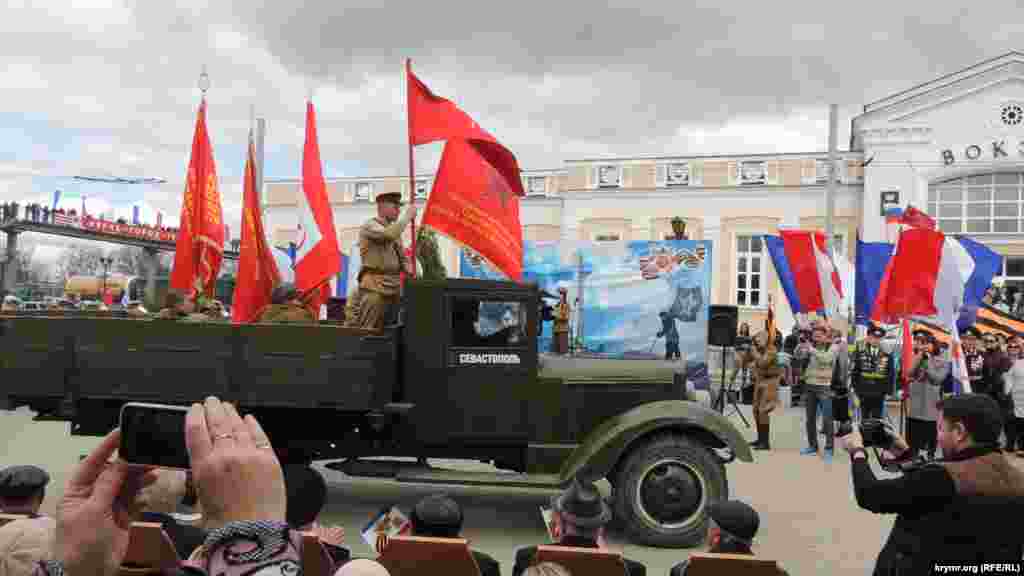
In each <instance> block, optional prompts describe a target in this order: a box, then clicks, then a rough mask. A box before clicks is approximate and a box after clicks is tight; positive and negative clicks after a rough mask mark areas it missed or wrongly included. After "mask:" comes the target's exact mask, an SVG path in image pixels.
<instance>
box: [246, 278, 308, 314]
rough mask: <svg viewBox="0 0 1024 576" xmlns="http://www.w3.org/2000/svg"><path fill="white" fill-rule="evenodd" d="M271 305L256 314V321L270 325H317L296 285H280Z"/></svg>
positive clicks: (276, 289)
mask: <svg viewBox="0 0 1024 576" xmlns="http://www.w3.org/2000/svg"><path fill="white" fill-rule="evenodd" d="M270 302H271V303H270V304H268V305H267V306H264V307H263V309H262V310H260V311H259V312H258V313H257V314H256V321H257V322H262V323H268V324H315V323H316V317H315V316H313V312H312V310H310V309H309V308H307V307H306V305H305V304H304V303H303V302H302V300H301V299H300V295H299V291H298V289H296V288H295V285H294V284H289V283H287V282H286V283H283V284H279V285H278V286H277V287H276V288H274V291H273V292H272V293H271V295H270Z"/></svg>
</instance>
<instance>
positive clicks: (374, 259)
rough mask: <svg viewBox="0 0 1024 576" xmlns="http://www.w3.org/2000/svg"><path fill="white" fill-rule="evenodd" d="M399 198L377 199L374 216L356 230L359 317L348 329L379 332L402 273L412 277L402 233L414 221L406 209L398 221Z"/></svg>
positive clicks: (393, 304)
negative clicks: (364, 329) (358, 263)
mask: <svg viewBox="0 0 1024 576" xmlns="http://www.w3.org/2000/svg"><path fill="white" fill-rule="evenodd" d="M401 208H402V195H401V194H399V193H397V192H394V193H387V194H380V195H378V196H377V216H376V217H375V218H373V219H371V220H369V221H368V222H366V223H365V224H363V226H362V227H361V228H360V229H359V256H360V258H361V262H362V265H361V267H360V268H359V276H358V277H357V282H358V285H359V288H358V290H357V291H356V294H357V295H358V296H359V303H358V305H357V306H356V308H357V309H358V311H359V313H358V316H357V317H356V318H353V319H352V322H350V323H349V325H350V326H357V327H359V328H366V329H369V330H380V329H382V328H383V327H384V325H385V323H386V321H387V320H388V319H389V317H390V316H392V315H393V313H394V311H396V309H397V306H398V297H399V294H400V292H401V288H402V284H401V275H402V271H403V270H405V271H406V272H409V273H412V272H413V269H412V267H411V264H410V262H409V261H408V259H407V258H406V257H405V252H404V251H403V249H402V241H401V238H402V232H404V231H405V227H406V226H407V225H408V224H409V222H411V221H412V220H413V219H414V218H415V217H416V206H415V205H410V206H409V207H408V208H407V209H406V210H405V212H404V213H403V214H401V217H399V212H400V211H401Z"/></svg>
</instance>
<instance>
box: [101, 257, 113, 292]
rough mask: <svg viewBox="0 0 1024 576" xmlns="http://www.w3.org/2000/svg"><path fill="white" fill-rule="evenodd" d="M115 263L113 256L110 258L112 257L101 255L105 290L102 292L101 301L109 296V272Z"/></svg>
mask: <svg viewBox="0 0 1024 576" xmlns="http://www.w3.org/2000/svg"><path fill="white" fill-rule="evenodd" d="M113 263H114V259H113V258H110V257H107V256H101V257H100V264H102V265H103V292H102V293H101V294H100V301H101V302H102V301H103V299H104V298H105V297H106V296H107V273H108V272H109V271H110V266H111V265H112V264H113Z"/></svg>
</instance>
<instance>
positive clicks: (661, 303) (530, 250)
mask: <svg viewBox="0 0 1024 576" xmlns="http://www.w3.org/2000/svg"><path fill="white" fill-rule="evenodd" d="M523 249H524V257H523V281H524V282H535V283H537V284H538V285H539V286H540V288H541V290H543V291H545V292H548V293H549V294H551V295H552V296H557V295H558V289H559V287H562V286H564V287H565V288H566V289H567V291H568V296H569V303H570V304H572V305H573V314H572V321H571V330H572V335H573V338H574V340H575V343H576V346H577V349H579V350H581V351H582V353H585V354H591V355H599V356H611V357H618V358H650V359H662V358H665V356H666V352H667V351H669V348H674V346H667V344H669V341H670V340H671V339H672V328H673V327H674V328H675V332H676V333H677V334H678V344H679V351H680V355H679V356H680V358H679V359H680V360H681V361H684V362H687V363H688V364H690V365H691V366H696V365H699V364H703V363H704V362H705V354H706V349H707V332H708V326H707V324H708V304H709V302H710V300H711V270H712V266H711V243H710V241H706V240H665V241H656V242H647V241H636V242H613V243H605V242H601V243H595V242H541V243H533V242H524V247H523ZM459 264H460V266H459V269H460V270H459V272H460V275H461V276H462V277H463V278H485V279H503V278H504V276H503V275H502V274H501V273H500V272H497V271H496V270H494V269H492V268H490V267H489V266H488V265H487V264H486V263H485V262H484V261H482V259H480V258H479V257H478V256H476V255H475V254H473V253H472V252H471V251H469V250H466V249H463V250H462V253H461V255H460V263H459ZM548 303H550V304H555V303H556V301H555V300H553V299H552V300H549V301H548ZM580 310H582V314H581V313H580ZM580 320H582V326H581V325H580ZM581 328H582V330H581ZM666 336H668V338H667V337H666ZM539 344H540V347H541V350H550V348H551V323H550V322H545V323H544V326H543V330H542V331H541V335H540V342H539Z"/></svg>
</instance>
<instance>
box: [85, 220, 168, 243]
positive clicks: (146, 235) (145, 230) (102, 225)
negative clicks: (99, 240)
mask: <svg viewBox="0 0 1024 576" xmlns="http://www.w3.org/2000/svg"><path fill="white" fill-rule="evenodd" d="M81 222H82V228H84V229H86V230H92V231H93V232H103V233H105V234H117V235H118V236H130V237H132V238H140V239H142V240H155V241H159V242H174V241H176V240H177V238H178V236H177V234H175V233H174V232H170V231H166V230H159V229H157V228H149V227H147V226H135V225H132V224H118V223H117V222H109V221H107V220H100V219H98V218H93V217H92V216H86V217H84V218H82V220H81Z"/></svg>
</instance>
